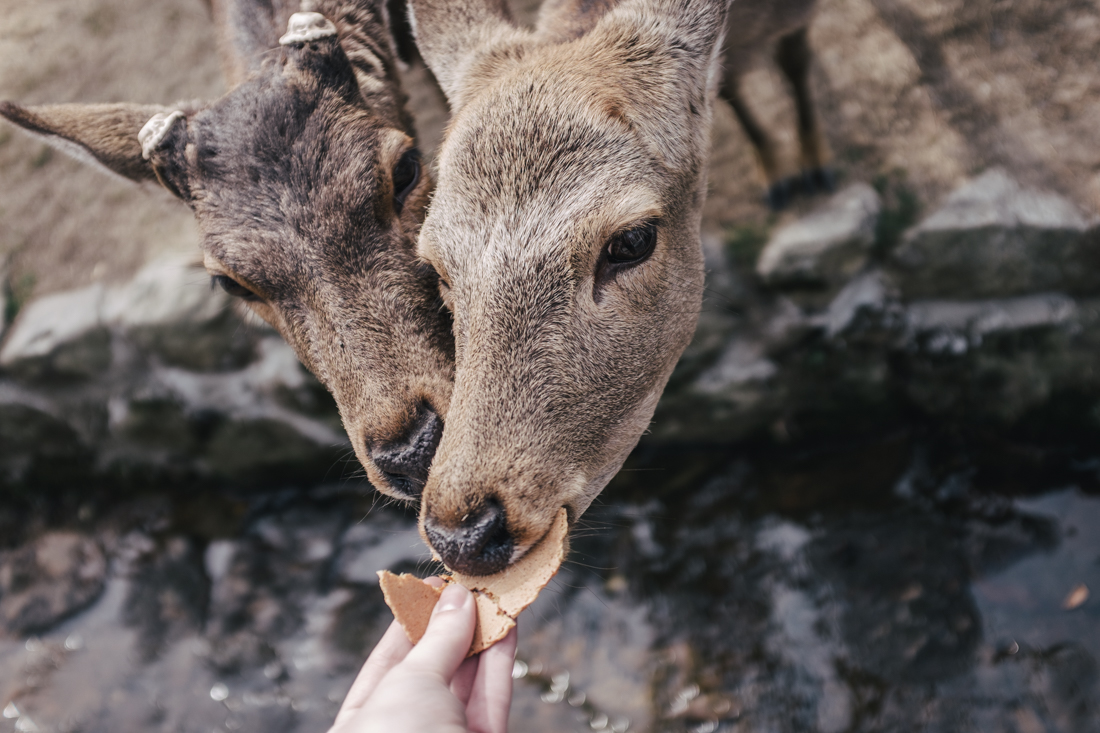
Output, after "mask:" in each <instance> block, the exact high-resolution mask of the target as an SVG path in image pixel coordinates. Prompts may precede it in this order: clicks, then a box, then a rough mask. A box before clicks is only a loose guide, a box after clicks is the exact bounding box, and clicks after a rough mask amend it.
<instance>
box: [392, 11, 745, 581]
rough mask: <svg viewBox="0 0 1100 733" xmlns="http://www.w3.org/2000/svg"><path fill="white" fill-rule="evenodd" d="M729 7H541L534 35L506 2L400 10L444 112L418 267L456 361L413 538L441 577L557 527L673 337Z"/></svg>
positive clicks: (617, 450)
mask: <svg viewBox="0 0 1100 733" xmlns="http://www.w3.org/2000/svg"><path fill="white" fill-rule="evenodd" d="M726 4H727V0H623V2H621V3H616V4H614V5H613V6H611V7H608V8H605V9H603V10H604V11H605V12H600V13H591V14H584V13H583V12H581V13H570V12H568V8H567V7H566V6H558V10H557V11H553V12H552V11H549V10H548V11H547V12H546V13H544V14H543V16H542V19H541V21H540V25H539V27H538V28H537V29H536V30H535V31H533V32H532V31H526V30H522V29H520V28H518V27H517V26H515V25H514V24H513V23H512V21H511V19H510V17H509V15H508V11H507V9H506V6H505V5H504V3H503V1H502V0H463V1H462V2H454V1H453V0H412V3H411V20H412V22H413V27H414V30H415V32H416V37H417V42H418V45H419V48H420V52H421V54H422V56H423V57H424V59H425V61H426V62H427V63H428V65H429V67H430V68H431V69H432V71H433V72H434V73H435V75H436V78H437V79H438V80H439V82H440V84H441V86H442V88H443V90H444V92H445V94H446V95H447V98H448V100H449V102H450V105H451V108H452V114H453V117H452V119H451V123H450V126H449V128H448V130H447V135H446V138H445V140H444V142H443V145H442V147H441V149H440V153H439V159H438V160H439V165H438V183H437V188H436V192H435V195H434V197H433V200H432V206H431V208H430V210H429V213H428V216H427V218H426V219H425V222H424V226H423V228H422V229H421V235H420V242H419V251H420V254H421V256H422V257H423V258H424V259H425V260H426V261H428V262H429V263H431V264H432V266H433V267H434V268H435V269H436V270H437V272H438V273H439V275H440V279H441V283H442V285H441V287H442V288H443V291H444V299H445V300H446V302H447V304H448V306H449V308H450V309H451V310H452V312H453V314H454V328H455V345H456V371H455V386H454V393H453V396H452V400H451V407H450V411H449V413H448V417H447V426H446V429H445V430H444V434H443V440H442V443H441V444H440V446H439V450H438V452H437V454H436V460H435V463H434V464H433V466H432V471H431V474H430V475H429V477H428V482H427V485H426V486H425V487H424V494H423V501H422V506H421V527H422V530H423V533H424V535H425V537H426V539H427V540H428V541H429V543H430V544H431V545H432V547H433V548H434V549H435V550H436V551H437V552H438V553H439V554H440V556H441V557H442V558H443V559H444V561H445V562H447V564H448V565H450V566H451V567H453V568H455V569H458V570H461V571H463V572H467V573H472V574H487V573H491V572H494V571H496V570H499V569H500V568H502V567H504V566H506V565H507V564H508V563H509V562H511V561H513V560H514V559H517V558H518V557H520V556H522V555H523V553H524V552H525V551H526V550H527V549H528V548H529V547H531V546H532V545H533V544H534V543H535V542H537V541H538V540H539V538H540V537H542V536H543V534H544V533H545V532H546V530H547V528H548V527H549V526H550V524H551V521H552V520H553V519H554V517H555V515H556V514H557V512H558V510H559V508H560V507H563V506H564V507H567V508H568V513H569V516H570V519H571V520H572V521H575V520H576V518H577V517H578V516H580V515H581V513H582V512H584V511H585V509H586V508H587V507H588V505H589V504H590V503H591V502H592V500H593V499H594V498H595V497H596V495H597V494H598V493H599V492H600V491H601V490H602V489H603V487H604V486H605V485H606V484H607V482H608V481H609V480H610V479H611V477H612V476H613V475H614V474H615V473H616V472H617V471H618V469H619V468H620V466H621V465H622V463H623V461H624V460H625V458H626V456H627V454H628V453H629V452H630V450H631V449H632V448H633V447H634V445H635V444H636V442H637V441H638V438H639V436H640V435H641V434H642V432H643V431H644V430H645V428H646V426H647V425H648V423H649V420H650V418H651V416H652V414H653V410H654V407H655V406H656V403H657V399H658V398H659V396H660V394H661V391H662V389H663V388H664V385H665V382H666V381H667V380H668V377H669V375H670V374H671V372H672V368H673V366H674V365H675V363H676V361H677V359H678V358H679V356H680V353H681V351H682V350H683V349H684V347H685V346H686V345H687V343H688V341H689V340H690V339H691V336H692V332H693V331H694V329H695V324H696V320H697V317H698V311H699V307H700V301H701V295H702V289H703V258H702V252H701V247H700V238H699V237H700V235H699V227H700V217H701V209H702V205H703V201H704V198H705V196H706V171H707V158H708V153H709V149H710V122H711V110H712V105H713V99H714V92H715V87H716V85H717V82H718V76H719V67H718V50H719V41H720V37H721V35H722V29H723V27H724V23H725V15H726ZM581 5H584V3H581ZM581 11H583V8H581ZM578 18H579V19H580V21H579V22H575V21H577V20H578ZM570 23H573V25H572V26H569V27H567V25H568V24H570Z"/></svg>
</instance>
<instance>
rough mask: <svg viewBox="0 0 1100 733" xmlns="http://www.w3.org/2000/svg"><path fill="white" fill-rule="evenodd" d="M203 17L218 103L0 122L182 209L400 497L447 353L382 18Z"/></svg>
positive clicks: (367, 2) (419, 173)
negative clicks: (216, 41)
mask: <svg viewBox="0 0 1100 733" xmlns="http://www.w3.org/2000/svg"><path fill="white" fill-rule="evenodd" d="M213 11H214V15H215V18H216V19H217V27H218V29H219V34H220V41H221V44H220V46H221V50H222V55H223V60H224V66H225V69H226V73H227V75H228V78H229V81H230V85H231V86H232V87H233V88H232V91H230V92H229V93H227V94H226V95H225V96H224V97H222V98H221V99H218V100H217V101H214V102H211V103H209V104H184V105H180V106H178V107H171V106H147V105H134V104H102V105H54V106H44V107H36V108H23V107H19V106H17V105H15V104H12V103H8V102H5V103H3V104H0V114H2V115H3V116H4V117H6V118H7V119H8V120H10V121H11V122H13V123H15V124H16V125H18V126H19V127H21V128H22V129H24V130H26V131H27V132H30V133H32V134H35V135H38V136H40V137H43V138H44V139H45V140H46V141H47V142H49V143H52V144H54V145H55V146H57V147H59V148H61V149H62V150H64V151H66V152H69V153H72V154H74V155H76V156H77V157H79V158H82V159H83V160H86V161H89V162H91V163H94V164H96V165H98V166H99V167H101V168H106V169H107V170H109V171H111V172H113V173H117V174H120V175H122V176H125V177H126V178H130V179H133V180H135V181H159V183H160V184H162V185H163V186H164V187H165V188H167V189H168V190H169V191H171V192H172V193H174V194H175V195H176V196H178V197H179V198H181V199H182V200H183V201H185V202H186V203H187V204H188V205H190V207H191V208H192V210H193V211H194V213H195V217H196V218H197V220H198V224H199V229H200V231H201V234H202V243H201V246H202V254H203V261H204V263H205V266H206V269H207V270H208V271H209V273H210V275H211V277H212V278H213V280H214V282H215V283H216V284H217V285H219V286H221V287H222V288H224V289H225V290H226V291H227V292H229V293H230V294H231V295H234V296H237V297H238V298H240V299H241V300H242V301H243V302H244V303H245V304H246V305H247V307H249V308H251V309H252V310H253V311H255V312H256V313H257V314H259V315H260V316H261V317H262V318H263V319H264V320H266V321H267V322H268V323H270V324H271V325H272V326H274V327H275V328H276V329H278V330H279V332H280V333H281V334H282V335H283V336H284V338H286V340H287V341H288V342H289V343H290V344H291V345H292V346H293V347H294V349H295V351H296V352H297V354H298V357H299V358H300V359H301V361H302V363H303V364H305V365H306V366H307V367H308V368H309V369H310V370H311V371H312V372H313V373H314V374H315V375H317V377H318V379H320V380H321V382H323V383H324V384H325V386H326V387H328V389H329V390H330V391H331V392H332V394H333V395H334V397H335V398H336V402H337V404H338V406H339V409H340V414H341V417H342V418H343V421H344V426H345V428H346V429H347V432H348V435H349V436H350V438H351V441H352V444H353V446H354V448H355V452H356V455H357V456H358V457H359V459H360V461H361V462H362V463H363V465H364V466H365V467H366V470H367V474H368V476H369V478H370V480H371V482H372V483H374V485H375V486H377V487H378V488H380V489H382V490H383V491H385V492H387V493H389V494H392V495H394V496H398V497H401V498H406V499H407V498H415V497H416V496H418V495H419V493H420V489H421V487H422V486H423V484H424V482H425V480H426V479H427V475H428V467H429V465H430V462H431V459H432V455H433V454H434V452H435V448H436V445H437V443H438V442H439V439H440V435H441V433H442V418H443V417H444V416H445V413H446V411H447V409H448V406H449V403H450V396H451V388H452V377H453V339H452V336H451V322H450V317H449V315H448V314H447V313H446V311H445V309H444V308H443V307H442V303H441V301H440V297H439V292H438V285H437V281H436V276H435V274H434V273H433V272H432V271H431V270H430V268H427V267H425V266H424V265H422V264H421V263H419V261H418V259H417V255H416V251H415V243H416V236H417V233H418V231H419V228H420V222H421V220H422V218H423V213H424V208H425V205H426V203H427V199H428V194H429V189H430V182H429V177H428V175H427V172H426V171H424V170H423V169H422V168H421V164H420V160H419V156H418V153H417V151H416V149H415V147H414V142H413V131H412V123H411V118H410V116H409V114H408V113H407V112H406V111H405V108H404V95H403V93H402V91H401V88H400V86H399V83H398V78H397V73H396V71H397V70H396V63H397V60H396V58H395V54H394V50H393V48H394V45H393V42H392V38H391V33H390V26H389V20H388V14H387V10H386V5H385V3H384V2H383V0H347V1H341V0H317V2H313V3H311V4H310V5H309V7H305V8H302V7H300V6H299V4H298V3H297V2H296V0H295V2H287V1H284V0H274V1H272V0H224V2H219V1H217V0H216V1H215V2H214V3H213ZM298 11H306V12H298ZM284 31H285V33H284ZM139 138H140V139H139Z"/></svg>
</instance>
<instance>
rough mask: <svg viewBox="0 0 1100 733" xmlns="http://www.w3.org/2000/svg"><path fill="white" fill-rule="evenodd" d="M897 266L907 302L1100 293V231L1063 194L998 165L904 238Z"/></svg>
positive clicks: (895, 255) (894, 263)
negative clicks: (1028, 183) (1029, 184)
mask: <svg viewBox="0 0 1100 733" xmlns="http://www.w3.org/2000/svg"><path fill="white" fill-rule="evenodd" d="M891 269H892V270H893V273H894V275H895V277H896V279H897V282H898V285H899V287H900V288H901V291H902V295H903V296H904V297H905V298H906V299H916V298H997V297H1006V296H1014V295H1022V294H1024V293H1028V292H1037V291H1049V290H1057V291H1061V292H1067V293H1070V294H1089V293H1098V292H1100V233H1098V232H1096V231H1095V230H1090V228H1089V223H1088V222H1087V221H1086V220H1085V218H1084V217H1083V216H1082V214H1081V212H1080V211H1078V210H1077V208H1076V207H1075V206H1074V205H1073V204H1072V203H1071V202H1069V201H1067V200H1066V199H1064V198H1062V197H1061V196H1058V195H1057V194H1053V193H1048V192H1043V191H1036V190H1034V189H1029V188H1024V187H1022V186H1020V185H1019V184H1018V183H1017V182H1016V181H1015V180H1013V179H1012V178H1010V177H1009V176H1008V174H1006V173H1005V172H1004V171H1002V170H992V171H989V172H988V173H986V174H984V175H982V176H980V177H978V178H976V179H975V180H973V181H971V182H970V183H969V184H967V185H966V186H964V187H963V188H960V189H959V190H957V191H955V192H954V193H953V194H951V195H950V196H949V197H948V198H947V201H946V202H945V203H944V205H943V206H942V207H940V209H939V210H938V211H936V212H935V213H933V214H932V215H931V216H929V217H928V218H927V219H925V220H924V221H922V222H921V223H920V224H918V225H917V226H916V227H914V228H913V229H912V230H910V231H909V232H908V233H907V234H906V235H905V237H904V239H903V241H902V243H901V244H900V245H899V246H898V248H897V250H896V251H895V252H893V254H892V258H891Z"/></svg>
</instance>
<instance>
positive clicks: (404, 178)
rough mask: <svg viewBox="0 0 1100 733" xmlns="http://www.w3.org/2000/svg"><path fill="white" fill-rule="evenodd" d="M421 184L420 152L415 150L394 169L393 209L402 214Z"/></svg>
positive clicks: (404, 157) (406, 154)
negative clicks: (407, 201)
mask: <svg viewBox="0 0 1100 733" xmlns="http://www.w3.org/2000/svg"><path fill="white" fill-rule="evenodd" d="M419 182H420V152H419V151H418V150H416V148H413V149H412V150H409V151H407V152H406V153H405V154H404V155H402V156H401V160H399V161H397V165H395V166H394V167H393V208H394V210H395V211H396V212H397V213H398V214H400V213H401V208H402V207H403V206H404V205H405V199H406V198H408V197H409V194H410V193H412V191H413V189H414V188H416V184H417V183H419Z"/></svg>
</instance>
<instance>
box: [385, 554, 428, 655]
mask: <svg viewBox="0 0 1100 733" xmlns="http://www.w3.org/2000/svg"><path fill="white" fill-rule="evenodd" d="M378 584H379V585H380V586H382V597H383V598H385V599H386V605H387V606H389V607H390V610H391V611H393V617H394V618H396V619H397V622H398V623H399V624H401V627H402V628H403V629H405V636H407V637H409V641H411V642H412V643H413V644H415V643H417V642H418V641H420V639H421V638H423V636H424V632H425V631H427V629H428V620H429V619H430V618H431V617H432V609H433V608H435V604H436V602H437V601H438V600H439V596H440V595H442V594H443V586H440V587H438V588H433V587H432V586H430V585H428V584H427V583H425V582H424V581H423V580H421V579H420V578H418V577H416V576H415V575H410V574H409V573H402V574H401V575H394V574H393V573H391V572H390V571H389V570H379V571H378Z"/></svg>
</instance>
